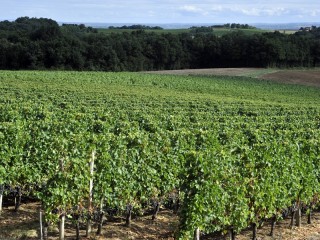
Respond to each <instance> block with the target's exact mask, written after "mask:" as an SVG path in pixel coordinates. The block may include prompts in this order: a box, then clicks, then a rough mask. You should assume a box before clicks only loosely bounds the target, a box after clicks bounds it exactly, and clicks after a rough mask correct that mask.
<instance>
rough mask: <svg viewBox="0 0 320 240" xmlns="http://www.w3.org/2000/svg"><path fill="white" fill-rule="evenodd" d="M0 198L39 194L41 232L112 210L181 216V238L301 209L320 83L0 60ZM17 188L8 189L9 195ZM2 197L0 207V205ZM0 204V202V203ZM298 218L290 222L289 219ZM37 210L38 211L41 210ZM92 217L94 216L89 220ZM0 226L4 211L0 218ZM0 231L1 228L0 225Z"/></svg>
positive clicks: (314, 155) (313, 166)
mask: <svg viewBox="0 0 320 240" xmlns="http://www.w3.org/2000/svg"><path fill="white" fill-rule="evenodd" d="M0 94H1V98H0V159H1V165H0V206H2V204H4V205H6V204H8V202H10V201H12V202H13V204H15V208H16V211H17V212H18V214H19V206H20V203H21V198H23V197H30V198H32V199H36V200H37V201H39V202H40V203H41V209H42V211H41V212H42V213H43V214H39V218H40V217H41V222H42V223H43V225H41V230H40V231H39V237H40V236H41V238H42V239H48V237H50V230H49V231H48V227H49V226H50V225H56V224H59V231H60V233H59V238H60V239H64V238H65V236H64V231H65V222H68V223H70V224H71V225H72V226H74V229H75V233H76V234H75V236H74V237H75V238H77V239H80V237H81V236H80V228H82V227H85V228H86V235H91V234H96V232H94V233H93V230H94V231H97V234H102V232H103V228H104V226H105V225H107V224H108V223H107V219H109V217H110V216H115V215H116V216H119V215H121V216H124V224H126V226H128V227H130V225H131V222H132V221H134V219H133V220H132V217H133V216H142V215H145V214H150V216H151V217H152V219H154V220H155V221H156V219H157V214H158V211H159V208H160V206H167V207H168V208H169V209H172V210H174V211H175V212H176V213H177V214H178V215H179V219H180V224H179V229H177V230H176V238H177V239H192V238H193V237H194V235H199V234H200V233H201V234H202V235H206V234H211V233H216V234H217V235H220V236H221V235H225V236H228V237H229V238H230V239H235V238H236V235H237V234H238V233H239V232H240V231H241V230H243V229H245V228H248V227H250V228H252V236H253V239H255V234H256V231H257V227H258V226H259V224H261V222H262V221H264V220H267V219H271V222H272V224H271V225H272V226H271V229H272V230H271V234H272V231H273V228H274V225H275V222H276V221H278V220H280V219H281V218H283V217H284V216H287V215H290V216H292V225H293V224H297V225H299V224H301V220H300V217H301V211H305V212H306V213H307V214H308V215H309V220H310V221H311V220H312V214H311V213H312V210H313V209H314V208H317V207H318V200H319V193H320V164H319V161H320V144H319V141H320V90H319V89H317V88H312V87H306V86H295V85H285V84H280V83H274V82H269V81H265V80H257V79H252V78H249V77H235V76H234V77H232V76H229V77H226V76H215V77H213V76H173V75H155V74H146V73H102V72H101V73H98V72H58V71H51V72H49V71H43V72H42V71H1V72H0ZM12 199H14V201H13V200H12ZM1 209H2V208H1V207H0V211H1ZM0 214H1V213H0ZM294 219H295V223H294ZM39 221H40V219H39ZM93 226H94V227H93ZM0 227H1V223H0ZM0 235H1V233H0Z"/></svg>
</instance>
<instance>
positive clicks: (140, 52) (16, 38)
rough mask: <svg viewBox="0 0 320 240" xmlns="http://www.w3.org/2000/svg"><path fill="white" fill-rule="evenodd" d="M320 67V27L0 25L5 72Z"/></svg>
mask: <svg viewBox="0 0 320 240" xmlns="http://www.w3.org/2000/svg"><path fill="white" fill-rule="evenodd" d="M316 66H320V27H313V28H311V30H310V31H299V32H297V33H296V34H291V35H289V34H282V33H280V32H278V31H275V32H270V33H256V34H253V35H248V34H245V33H244V32H242V31H233V32H230V33H226V34H225V35H223V36H216V35H214V34H213V33H212V34H208V33H205V34H204V33H192V32H190V33H180V34H175V33H161V34H159V33H155V32H146V31H144V29H139V30H137V31H133V32H131V33H128V32H122V33H111V34H105V33H102V32H100V33H99V31H97V29H94V28H92V27H86V26H85V25H83V24H80V25H77V24H63V25H61V26H60V25H59V24H58V23H57V22H56V21H54V20H52V19H47V18H29V17H20V18H18V19H16V20H15V21H12V22H10V21H2V22H0V69H65V70H94V71H143V70H162V69H184V68H211V67H316Z"/></svg>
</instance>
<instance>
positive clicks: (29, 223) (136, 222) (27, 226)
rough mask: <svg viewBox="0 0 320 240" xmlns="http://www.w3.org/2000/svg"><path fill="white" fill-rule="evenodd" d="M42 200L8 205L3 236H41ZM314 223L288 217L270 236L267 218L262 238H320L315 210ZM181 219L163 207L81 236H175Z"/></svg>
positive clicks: (0, 224) (241, 239)
mask: <svg viewBox="0 0 320 240" xmlns="http://www.w3.org/2000/svg"><path fill="white" fill-rule="evenodd" d="M38 211H39V203H27V204H23V205H22V206H21V210H20V211H19V212H18V213H15V212H14V211H13V207H5V208H4V211H3V213H2V214H1V216H0V239H1V240H11V239H21V240H22V239H28V240H36V239H39V222H38ZM312 221H313V223H312V224H310V225H308V224H307V223H306V222H307V219H306V216H303V218H302V227H301V228H296V227H294V228H293V229H291V228H290V227H289V222H290V219H285V220H283V221H281V222H279V223H277V225H276V229H275V237H274V238H271V237H269V236H268V234H269V231H270V224H269V223H268V222H266V223H265V224H264V225H263V227H262V228H260V229H258V239H259V240H319V239H320V213H315V214H314V215H313V218H312ZM178 223H179V220H178V217H177V215H176V214H174V213H173V212H172V211H170V210H166V209H162V210H161V211H160V212H159V216H158V219H157V220H156V221H152V220H151V216H143V217H139V218H134V219H133V221H132V226H131V227H130V228H128V227H125V226H124V219H123V218H115V219H114V220H112V221H107V222H106V223H105V224H104V229H103V236H101V237H97V236H96V235H95V234H94V232H95V231H96V226H94V228H93V231H94V232H93V234H92V236H91V237H89V238H86V237H85V230H84V226H82V227H83V228H82V230H81V239H83V240H89V239H90V240H94V239H97V240H102V239H110V240H126V239H127V240H128V239H137V240H143V239H149V240H173V239H174V235H175V231H176V230H177V226H178ZM251 237H252V233H251V231H250V230H246V231H243V232H242V233H241V234H239V235H238V236H237V240H247V239H251ZM74 238H75V229H74V227H73V226H72V224H71V222H70V221H67V222H66V239H67V240H71V239H74ZM49 239H50V240H54V239H58V228H57V226H52V227H51V228H50V230H49ZM201 239H205V240H213V239H216V240H217V239H219V240H222V239H225V238H224V237H222V236H220V237H219V236H215V237H209V236H204V237H202V238H201Z"/></svg>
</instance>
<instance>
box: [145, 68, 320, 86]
mask: <svg viewBox="0 0 320 240" xmlns="http://www.w3.org/2000/svg"><path fill="white" fill-rule="evenodd" d="M147 73H154V74H173V75H208V76H247V77H253V78H259V79H265V80H271V81H275V82H280V83H287V84H299V85H306V86H312V87H320V70H319V69H315V70H280V69H272V68H271V69H269V68H210V69H183V70H163V71H150V72H147Z"/></svg>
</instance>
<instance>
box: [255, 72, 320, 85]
mask: <svg viewBox="0 0 320 240" xmlns="http://www.w3.org/2000/svg"><path fill="white" fill-rule="evenodd" d="M261 78H263V79H267V80H272V81H277V82H281V83H290V84H300V85H306V86H312V87H320V71H319V70H305V71H303V70H283V71H279V72H275V73H269V74H265V75H263V76H261Z"/></svg>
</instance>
